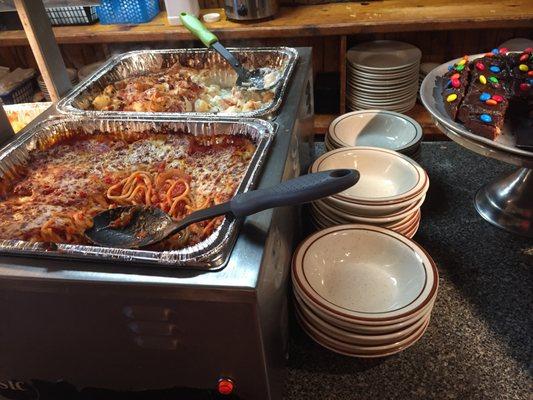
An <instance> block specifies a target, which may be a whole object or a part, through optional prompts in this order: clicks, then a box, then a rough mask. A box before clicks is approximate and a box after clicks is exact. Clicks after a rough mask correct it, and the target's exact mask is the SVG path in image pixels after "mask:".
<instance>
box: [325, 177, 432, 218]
mask: <svg viewBox="0 0 533 400" xmlns="http://www.w3.org/2000/svg"><path fill="white" fill-rule="evenodd" d="M428 189H429V179H428V180H427V182H426V185H425V186H424V188H422V190H421V191H420V193H419V194H418V195H416V196H415V197H413V198H412V199H409V200H405V201H402V202H399V203H395V204H385V205H366V204H358V203H354V202H347V201H344V200H341V199H338V198H336V197H334V196H330V197H324V198H323V199H322V201H323V202H324V203H326V204H328V205H330V206H332V207H335V208H337V209H339V210H342V211H343V212H345V213H349V214H354V215H359V216H365V217H380V216H381V217H383V216H387V215H393V214H396V213H398V212H401V211H402V210H406V209H407V208H409V207H410V206H411V205H413V204H414V203H416V202H417V201H418V200H420V199H421V198H422V197H424V196H425V195H426V193H427V190H428Z"/></svg>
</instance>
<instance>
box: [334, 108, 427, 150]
mask: <svg viewBox="0 0 533 400" xmlns="http://www.w3.org/2000/svg"><path fill="white" fill-rule="evenodd" d="M421 141H422V127H421V126H420V124H419V123H418V122H416V121H415V120H414V119H412V118H409V117H408V116H406V115H403V114H400V113H397V112H394V111H383V110H362V111H352V112H350V113H347V114H344V115H341V116H340V117H338V118H336V119H335V120H333V122H332V123H331V124H330V125H329V129H328V132H327V133H326V137H325V140H324V143H325V145H326V150H334V149H338V148H341V147H352V146H371V147H380V148H383V149H389V150H394V151H397V152H399V153H402V154H405V155H407V156H409V157H411V158H414V159H416V158H417V157H418V156H419V155H420V142H421Z"/></svg>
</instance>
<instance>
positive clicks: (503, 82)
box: [442, 48, 533, 140]
mask: <svg viewBox="0 0 533 400" xmlns="http://www.w3.org/2000/svg"><path fill="white" fill-rule="evenodd" d="M532 53H533V49H531V48H527V49H525V50H524V51H523V52H520V53H509V52H508V51H507V49H504V48H501V49H494V50H492V51H491V52H490V53H487V54H485V55H484V56H483V57H481V58H477V59H475V60H469V59H468V56H465V57H463V58H462V59H461V60H460V61H459V62H457V63H455V64H454V65H451V66H450V67H449V68H448V69H449V70H448V72H447V73H446V74H445V75H444V77H443V78H444V87H443V90H442V95H443V97H444V105H445V108H446V112H447V113H448V114H449V115H450V117H452V118H453V119H454V120H456V121H459V122H462V123H463V125H464V126H465V127H466V128H467V129H469V130H470V131H472V132H473V133H475V134H477V135H480V136H484V137H486V138H489V139H492V140H494V139H496V138H497V137H498V136H499V135H500V134H501V133H502V127H503V124H504V121H505V120H506V119H515V120H516V119H520V118H533V115H532V114H533V54H532Z"/></svg>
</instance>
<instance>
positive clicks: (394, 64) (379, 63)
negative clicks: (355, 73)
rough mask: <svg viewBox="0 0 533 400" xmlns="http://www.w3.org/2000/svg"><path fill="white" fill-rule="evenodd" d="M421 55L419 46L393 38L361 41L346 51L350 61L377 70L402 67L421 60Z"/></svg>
mask: <svg viewBox="0 0 533 400" xmlns="http://www.w3.org/2000/svg"><path fill="white" fill-rule="evenodd" d="M421 57H422V52H421V51H420V49H419V48H417V47H415V46H413V45H411V44H409V43H404V42H397V41H393V40H375V41H373V42H365V43H360V44H358V45H356V46H354V47H352V48H351V49H350V50H348V51H347V53H346V58H347V59H348V61H349V62H350V63H352V64H355V65H358V66H363V67H364V68H365V69H368V70H376V71H382V70H389V71H390V70H394V69H402V68H405V67H406V66H409V65H411V64H413V63H416V62H418V61H420V58H421Z"/></svg>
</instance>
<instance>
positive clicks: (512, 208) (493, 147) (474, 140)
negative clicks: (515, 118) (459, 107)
mask: <svg viewBox="0 0 533 400" xmlns="http://www.w3.org/2000/svg"><path fill="white" fill-rule="evenodd" d="M482 56H483V55H482V54H478V55H474V56H470V59H475V58H478V57H482ZM459 60H460V58H458V59H457V60H453V61H450V62H447V63H445V64H442V65H440V66H439V67H437V68H435V69H434V70H433V71H431V72H430V73H429V74H428V75H426V77H425V79H424V81H423V82H422V86H421V87H420V98H421V100H422V103H423V104H424V106H425V107H426V109H427V110H428V111H429V113H430V114H431V117H432V119H433V121H434V122H435V124H436V125H437V126H438V128H439V129H440V130H441V131H442V132H443V133H444V134H445V135H446V136H448V137H449V138H450V139H452V140H453V141H454V142H457V143H458V144H460V145H461V146H463V147H466V148H467V149H469V150H471V151H474V152H476V153H478V154H481V155H483V156H485V157H491V158H495V159H498V160H500V161H504V162H506V163H509V164H513V165H516V166H518V167H520V168H518V169H517V170H516V171H515V172H513V173H512V174H510V175H508V176H506V177H503V178H501V179H498V180H497V181H494V182H492V183H489V184H488V185H486V186H484V187H482V188H481V189H479V190H478V192H477V193H476V196H475V199H474V204H475V206H476V209H477V211H478V213H479V214H480V215H481V216H482V217H483V218H484V219H486V220H487V221H488V222H490V223H491V224H493V225H496V226H498V227H500V228H502V229H505V230H507V231H509V232H513V233H517V234H520V235H523V236H527V237H533V152H531V151H526V150H523V149H519V148H517V147H516V146H515V145H514V140H515V139H514V136H513V135H512V134H511V132H510V131H509V127H508V126H506V127H505V128H504V134H503V135H502V136H501V137H500V138H498V140H497V141H493V140H490V139H486V138H483V137H481V136H477V135H474V134H473V133H471V132H470V131H468V130H467V129H466V128H465V127H464V126H463V125H461V124H460V123H457V122H455V121H453V120H452V119H451V118H450V117H449V116H448V114H447V113H446V111H445V109H444V99H443V97H442V95H441V93H442V82H441V79H440V77H441V76H443V75H444V74H445V73H446V72H447V71H448V66H449V65H453V64H454V63H456V62H458V61H459Z"/></svg>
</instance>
